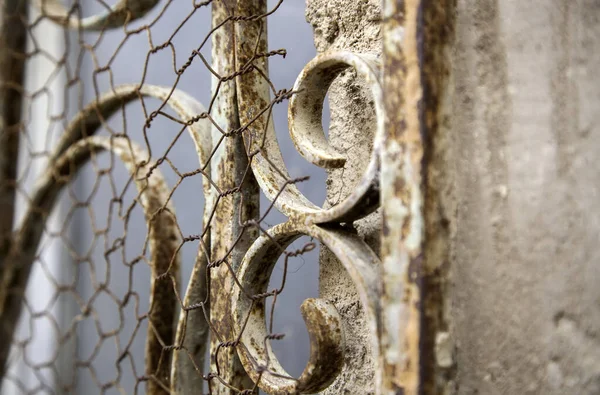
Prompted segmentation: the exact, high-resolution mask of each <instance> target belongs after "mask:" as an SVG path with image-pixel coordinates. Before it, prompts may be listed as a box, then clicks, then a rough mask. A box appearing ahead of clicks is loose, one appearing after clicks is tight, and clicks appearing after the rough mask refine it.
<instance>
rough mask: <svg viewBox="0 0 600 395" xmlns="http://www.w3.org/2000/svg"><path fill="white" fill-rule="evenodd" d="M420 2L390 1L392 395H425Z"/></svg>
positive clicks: (386, 162)
mask: <svg viewBox="0 0 600 395" xmlns="http://www.w3.org/2000/svg"><path fill="white" fill-rule="evenodd" d="M420 7H421V0H384V6H383V22H382V33H383V97H384V102H385V114H386V116H385V131H386V137H385V138H386V143H385V144H384V145H383V147H384V149H383V151H382V170H381V188H382V195H381V198H382V208H383V210H382V211H383V232H382V246H381V254H382V262H383V274H382V278H383V295H382V306H383V309H382V318H383V320H382V321H383V333H382V339H381V340H382V341H381V344H382V350H381V355H382V358H383V364H382V365H383V366H384V383H383V388H384V390H383V392H384V393H385V394H406V395H416V394H418V393H420V391H421V383H420V382H421V372H420V363H421V358H420V341H421V314H422V311H421V300H422V287H421V284H422V258H423V243H424V237H423V236H424V223H423V190H422V176H421V170H422V167H421V166H422V158H423V140H422V134H421V126H422V125H421V121H420V100H421V97H422V86H421V71H420V64H419V48H418V47H419V40H418V33H419V32H418V29H419V18H420Z"/></svg>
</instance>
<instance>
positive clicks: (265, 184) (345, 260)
mask: <svg viewBox="0 0 600 395" xmlns="http://www.w3.org/2000/svg"><path fill="white" fill-rule="evenodd" d="M349 67H352V68H354V70H356V72H357V74H358V75H359V76H360V77H362V78H363V79H364V80H365V82H366V83H367V85H368V86H369V88H370V89H371V94H372V95H373V100H374V103H375V112H376V115H377V119H376V122H375V128H376V130H375V133H374V134H375V142H374V148H373V153H372V157H371V161H370V162H369V164H368V165H367V168H366V170H365V173H364V175H363V177H362V179H361V180H360V182H359V183H358V185H357V186H356V187H355V189H354V191H353V192H352V193H351V194H350V195H349V196H348V197H347V198H346V199H344V200H343V201H342V202H340V203H339V204H338V205H336V206H334V207H332V208H330V209H322V208H319V207H317V206H315V205H314V204H312V203H311V202H310V201H308V199H306V197H304V196H303V195H302V194H301V193H300V191H299V190H298V189H297V188H296V186H295V185H294V184H291V183H289V181H288V180H290V176H289V175H288V174H287V173H286V172H285V170H282V169H285V165H284V163H283V157H282V155H281V152H280V151H279V145H278V143H277V138H276V135H275V131H274V127H273V122H272V120H270V119H268V117H269V112H267V111H263V113H264V114H265V115H264V118H265V119H261V118H260V117H258V118H256V116H255V114H256V113H257V110H256V107H257V105H256V99H257V97H260V98H261V99H262V103H265V105H268V103H269V99H268V96H269V91H268V88H267V87H266V86H265V84H264V83H263V82H261V79H260V78H256V77H255V78H251V77H250V78H248V80H247V81H249V82H244V81H243V79H242V82H241V84H244V83H248V84H251V83H253V85H251V86H246V85H244V86H241V87H240V90H241V92H242V94H241V95H239V101H240V104H239V106H240V109H241V114H242V115H241V117H242V123H244V122H245V121H247V122H248V123H249V124H250V125H251V127H250V131H249V133H248V136H247V146H249V147H251V148H250V152H251V153H252V154H253V160H252V168H253V170H254V173H255V175H256V178H257V181H258V182H259V185H260V186H261V189H262V190H263V192H264V193H265V194H266V196H267V197H268V198H269V199H270V200H271V201H272V202H273V203H274V205H275V206H276V207H277V208H278V209H279V210H280V211H281V212H283V213H284V214H286V215H287V216H288V217H289V218H290V219H289V221H288V222H287V223H285V224H282V225H279V226H276V227H274V228H272V229H270V230H268V231H267V232H266V234H265V235H263V236H261V237H260V238H259V239H258V240H257V241H256V242H255V243H254V244H253V246H252V247H251V248H250V250H249V251H248V253H247V254H246V256H245V257H244V260H243V261H242V266H241V268H240V270H239V272H238V276H239V282H240V285H241V288H240V287H238V288H236V289H235V291H234V294H233V299H232V306H233V308H232V310H233V314H234V322H235V327H236V331H237V333H238V334H239V335H240V336H241V338H240V339H241V341H240V342H239V345H238V346H237V348H238V353H239V355H240V357H241V360H242V363H243V365H244V367H245V368H246V371H247V373H248V374H249V375H250V377H251V378H252V379H253V380H254V381H256V382H258V385H259V386H260V387H261V388H262V389H263V390H265V391H266V392H268V393H282V394H283V393H315V392H319V391H321V390H323V389H325V388H326V387H327V386H328V385H329V384H331V383H332V382H333V380H334V379H335V377H336V376H337V374H339V372H340V371H341V368H342V366H341V365H342V363H343V356H342V355H343V339H344V336H343V334H342V333H340V332H343V328H342V326H341V322H340V318H339V315H338V313H337V311H336V310H335V307H333V305H331V304H329V303H328V302H327V301H325V300H321V299H313V300H307V301H306V302H305V304H303V306H302V313H303V316H304V319H305V321H306V324H307V328H308V332H309V335H310V342H311V353H310V360H309V362H308V365H307V366H306V368H305V370H304V372H303V373H302V375H301V377H300V378H299V379H293V378H291V377H290V376H289V375H288V374H287V373H286V372H285V370H283V368H282V367H281V365H280V364H279V362H278V361H277V358H276V356H275V355H274V354H273V353H272V351H271V348H270V345H269V341H268V339H269V337H270V336H272V334H270V333H268V332H267V330H266V325H265V305H264V302H263V301H260V300H257V299H256V295H262V296H264V295H265V293H267V294H269V293H268V292H267V289H266V287H267V285H268V283H269V277H270V275H271V271H272V269H273V267H274V265H275V263H276V261H277V258H278V257H279V255H280V254H281V253H282V251H283V250H282V248H285V247H287V245H289V244H290V243H291V242H293V241H294V240H295V239H296V238H298V237H300V236H301V235H308V236H311V237H313V238H315V239H317V240H318V241H320V242H321V243H322V244H323V245H325V246H326V247H327V248H328V249H329V250H331V251H332V252H333V253H334V254H335V255H336V257H337V258H338V259H339V260H340V261H341V263H342V264H343V266H344V268H345V269H346V270H347V271H348V273H349V274H350V277H351V278H352V280H353V281H354V283H355V285H356V287H357V290H358V292H359V295H360V297H361V302H362V305H363V307H364V309H365V310H366V316H367V317H368V321H369V322H368V325H369V329H370V331H371V334H372V342H373V344H372V350H373V352H374V353H375V354H377V353H378V350H379V345H378V338H377V333H379V331H380V323H379V307H378V299H379V294H380V285H379V274H378V273H379V272H378V270H379V266H380V264H379V259H378V257H377V255H375V253H374V252H373V251H372V250H371V249H370V248H369V247H368V246H367V245H366V243H365V242H364V241H363V240H362V239H360V238H359V237H358V236H356V235H354V234H353V233H352V232H351V231H348V230H345V229H343V228H341V227H339V225H337V226H336V225H334V224H340V223H344V222H351V221H353V220H356V219H359V218H362V217H364V216H366V215H368V214H370V213H371V212H373V211H374V210H375V209H376V208H377V207H378V205H379V166H380V164H379V154H380V149H381V144H382V142H383V103H382V95H381V85H380V83H379V68H380V65H379V62H378V59H377V58H376V57H374V56H371V55H359V54H353V53H350V52H329V53H324V54H321V55H319V56H317V57H316V58H315V59H313V60H312V61H311V62H309V63H308V65H307V66H306V67H305V68H304V70H303V71H302V72H301V74H300V76H299V77H298V79H297V81H296V83H295V85H294V88H293V91H292V92H293V94H292V97H291V101H290V105H289V113H288V120H289V128H290V134H291V136H292V140H293V141H294V144H295V145H296V147H297V148H298V151H299V152H300V153H301V154H302V156H303V157H305V158H306V159H307V160H309V161H310V162H312V163H313V164H316V165H318V166H321V167H325V168H335V167H340V166H343V165H344V162H345V158H344V157H343V155H341V154H340V153H338V152H336V151H335V150H334V149H333V148H332V147H331V146H330V145H329V143H328V142H327V140H326V138H325V134H324V132H323V129H322V126H321V125H322V124H321V117H322V108H323V101H324V99H325V96H326V94H327V90H328V88H329V86H330V84H331V83H332V82H333V80H334V79H335V77H337V76H338V75H339V73H340V72H342V71H343V70H345V69H347V68H349ZM250 98H251V99H250ZM259 102H260V101H259ZM259 108H260V107H259ZM243 114H246V117H247V118H248V119H247V120H244V115H243ZM253 120H254V122H255V124H253ZM319 224H323V225H319ZM324 224H329V225H324ZM274 293H275V291H272V292H271V294H274ZM263 344H264V345H263ZM374 359H375V360H378V356H377V355H375V358H374ZM377 371H378V372H379V369H377ZM376 382H377V383H379V379H376Z"/></svg>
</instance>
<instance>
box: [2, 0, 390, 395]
mask: <svg viewBox="0 0 600 395" xmlns="http://www.w3.org/2000/svg"><path fill="white" fill-rule="evenodd" d="M157 3H158V0H138V1H127V0H120V1H119V2H117V3H116V4H115V5H114V6H113V7H112V8H111V9H110V10H108V11H107V12H106V13H104V14H102V15H98V16H92V17H88V18H83V19H81V18H79V17H78V16H75V15H74V13H75V12H74V10H67V9H66V8H65V7H64V6H63V5H62V4H61V3H60V1H58V0H38V2H37V5H38V6H39V7H40V10H41V11H42V13H44V14H45V15H47V16H49V17H50V18H51V19H52V20H54V21H55V22H56V23H59V24H61V25H63V26H68V27H70V28H81V29H86V30H98V29H104V28H114V27H118V26H123V25H125V24H126V23H128V22H130V21H132V20H134V19H136V18H139V17H141V16H143V15H145V14H146V13H147V12H148V11H150V10H151V9H152V7H154V6H155V5H156V4H157ZM259 3H260V2H259ZM240 7H241V6H240ZM253 12H254V13H255V14H259V15H260V14H264V11H261V10H260V9H258V10H254V11H253ZM235 33H236V37H237V40H238V42H237V44H236V45H237V46H236V48H235V51H236V62H237V64H236V68H237V69H239V70H248V72H244V73H239V75H237V76H236V77H235V82H236V87H235V89H236V93H237V105H238V111H239V124H240V125H244V130H243V136H244V141H245V143H246V150H247V154H248V157H249V161H250V164H251V167H252V171H253V172H254V175H255V177H256V180H257V181H258V184H259V186H260V188H261V189H262V191H263V192H264V193H265V195H266V196H267V198H268V199H270V200H271V202H272V203H273V204H274V206H275V207H277V209H279V210H280V211H281V212H282V213H283V214H285V215H286V216H287V217H288V218H289V220H288V221H287V222H286V223H284V224H280V225H277V226H275V227H273V228H271V229H268V230H267V231H266V232H265V233H264V234H263V235H261V236H260V237H259V238H258V239H257V240H256V241H255V242H254V243H253V244H252V245H251V247H250V248H249V250H248V251H247V252H246V254H245V256H244V257H243V259H242V261H241V266H240V267H239V269H238V270H237V272H236V273H235V275H236V277H237V283H238V284H237V286H234V287H233V292H232V294H231V295H224V297H230V298H231V303H230V306H231V311H230V312H228V313H229V314H231V317H232V320H231V321H232V327H233V333H234V334H235V336H236V340H235V341H234V343H235V344H234V345H235V346H236V349H237V352H238V355H239V357H240V360H241V362H242V364H243V367H244V369H245V370H246V372H247V373H248V375H249V376H250V378H251V379H252V380H253V381H254V382H255V383H257V384H258V386H259V387H261V388H262V389H263V390H265V391H266V392H268V393H275V394H279V393H282V394H283V393H315V392H319V391H322V390H323V389H325V388H327V386H329V385H330V384H331V383H332V382H333V380H334V379H335V378H336V376H337V375H338V374H339V373H340V371H341V369H342V364H343V355H344V336H345V335H344V329H343V325H342V320H341V317H340V315H339V313H338V312H337V310H336V309H335V307H334V306H333V305H332V304H331V303H330V302H328V301H326V300H323V299H308V300H307V301H305V302H304V304H303V305H302V314H303V316H304V318H305V321H306V325H307V328H308V332H309V335H310V347H311V351H310V360H309V362H308V364H307V366H306V368H305V369H304V372H303V373H302V375H301V376H300V378H298V379H295V378H292V377H290V376H289V374H287V373H286V372H285V370H284V369H283V368H282V367H281V365H280V363H279V362H278V360H277V357H276V356H275V355H274V354H273V352H272V350H271V346H270V344H269V341H270V339H272V338H273V336H274V335H273V334H272V333H270V332H269V331H268V330H267V327H266V324H265V304H264V303H265V302H264V296H265V295H266V294H269V291H268V290H267V286H268V283H269V278H270V275H271V271H272V269H273V267H274V265H275V263H276V261H277V259H278V257H279V256H280V255H281V254H286V255H288V256H289V255H290V253H289V252H286V251H285V248H286V247H287V246H288V245H289V244H290V243H292V242H293V241H294V240H295V239H297V238H298V237H300V236H302V235H308V236H311V237H313V238H314V239H316V240H318V241H319V242H321V243H322V244H323V245H325V246H326V247H327V248H328V249H329V250H331V251H332V252H333V253H334V254H335V256H336V257H337V258H338V259H339V260H340V262H341V263H342V265H343V266H344V268H345V269H346V270H347V272H348V273H349V275H350V277H351V279H352V280H353V282H354V284H355V286H356V288H357V290H358V293H359V295H360V298H361V303H362V306H363V308H364V310H365V313H366V317H367V320H368V326H369V330H370V332H371V343H372V344H371V346H372V347H371V349H372V351H373V353H375V354H376V355H375V356H374V360H375V361H379V360H380V357H379V352H380V345H379V333H380V332H381V322H380V320H381V319H380V306H379V299H380V294H381V289H380V287H381V284H380V282H381V281H380V280H381V276H380V266H381V263H380V261H379V258H378V257H377V255H376V254H375V253H374V252H373V251H372V250H371V249H370V247H368V246H367V244H366V243H365V242H364V241H363V240H362V239H361V238H360V237H358V236H357V235H356V234H355V233H353V231H352V230H351V229H350V228H349V227H348V226H342V225H343V224H348V223H351V222H352V221H355V220H357V219H360V218H362V217H364V216H366V215H368V214H370V213H372V212H373V211H375V210H376V209H377V207H378V206H379V201H380V185H379V177H380V155H381V149H382V145H383V143H384V109H383V108H384V106H383V98H382V89H381V83H380V68H381V65H380V61H379V59H378V58H377V57H375V56H372V55H366V54H355V53H351V52H345V51H335V52H328V53H324V54H321V55H319V56H317V57H316V58H315V59H313V60H312V61H311V62H309V63H308V64H307V65H306V67H305V68H304V70H303V71H302V72H301V74H300V75H299V77H298V79H297V81H296V83H295V85H294V87H293V89H292V90H291V91H289V92H287V91H286V92H279V93H277V92H276V94H278V96H277V99H281V100H282V99H285V98H290V99H291V100H290V104H289V113H288V121H289V129H290V134H291V138H292V141H293V142H294V144H295V146H296V148H297V150H298V152H299V153H300V154H301V155H302V156H303V157H304V158H305V159H306V160H308V161H309V162H311V163H313V164H315V165H317V166H320V167H324V168H339V167H342V166H344V163H345V160H346V158H345V157H344V155H343V154H342V153H339V152H337V151H336V150H335V149H333V148H332V147H331V146H330V145H329V143H328V142H327V139H326V137H325V133H324V131H323V129H322V124H321V118H322V108H323V101H324V99H325V96H326V94H327V90H328V88H329V86H330V84H331V83H332V82H333V80H334V79H335V78H336V76H337V75H339V73H340V72H342V71H343V70H346V69H348V68H353V69H354V70H355V71H356V73H357V74H358V75H359V76H360V77H362V79H363V80H364V81H365V82H366V84H367V86H368V87H369V89H370V91H371V95H372V97H373V102H374V107H375V113H376V119H375V121H374V124H373V127H374V129H375V133H374V136H375V140H374V148H373V152H372V155H371V159H370V161H369V163H368V164H367V166H366V170H365V172H364V174H363V176H362V178H361V180H360V181H359V183H358V184H357V185H356V187H355V188H354V190H353V191H352V193H351V194H350V195H349V196H347V197H346V198H345V199H344V200H343V201H342V202H340V203H339V204H338V205H336V206H334V207H331V208H328V209H323V208H320V207H317V206H316V205H314V204H313V203H311V202H310V201H309V200H308V199H307V198H306V197H305V196H304V195H302V193H301V192H300V191H299V189H298V188H297V187H296V186H295V185H294V183H293V182H290V179H291V178H290V176H289V175H288V173H287V171H286V170H285V164H284V161H283V157H282V154H281V151H280V148H279V145H278V142H277V138H276V135H275V130H274V126H273V121H272V119H271V111H272V105H273V102H272V100H271V98H270V87H269V85H268V83H267V81H266V79H265V78H264V77H265V76H266V75H268V70H267V67H266V59H265V58H258V59H257V58H256V57H255V55H256V52H257V51H259V52H260V51H262V52H266V51H267V49H266V33H265V31H264V29H263V26H262V21H260V20H258V21H257V20H253V19H252V18H248V19H243V18H239V20H238V21H236V30H235ZM257 43H258V44H257ZM144 96H147V97H154V98H158V99H161V100H163V101H164V103H166V104H168V105H169V106H170V107H171V108H172V109H173V110H175V111H176V112H177V113H178V115H179V117H180V118H181V119H182V120H184V121H185V122H186V125H187V129H188V131H189V132H190V136H191V137H192V140H193V142H194V145H195V147H196V151H197V154H198V156H199V161H200V169H201V172H206V174H210V163H211V158H212V155H213V150H214V149H215V147H216V144H215V142H214V141H212V138H213V137H211V132H210V122H209V121H208V117H210V114H208V113H207V112H206V111H205V109H204V107H203V106H202V105H200V104H199V103H198V102H196V101H195V100H194V99H193V98H191V97H190V96H188V95H186V94H184V93H183V92H180V91H179V90H173V89H170V88H163V87H156V86H148V85H142V86H135V85H126V86H121V87H118V88H117V89H116V90H114V91H113V92H109V93H108V94H107V95H106V96H104V97H102V98H100V99H99V100H97V101H95V102H94V103H92V104H90V105H89V106H88V107H86V108H85V109H84V110H82V111H81V112H80V113H79V114H77V115H76V117H75V119H74V120H73V121H72V122H71V123H70V125H69V127H68V128H67V130H66V132H65V134H64V135H63V137H62V139H61V140H60V142H59V143H58V146H57V147H56V150H55V153H54V155H53V156H52V157H51V163H54V171H53V172H49V173H47V174H45V175H43V176H42V178H41V179H40V182H39V184H38V189H37V191H38V192H37V194H36V195H35V197H34V202H33V204H32V207H34V208H36V209H37V210H38V211H35V210H36V209H33V211H32V212H30V213H28V214H27V215H26V216H25V220H24V222H23V223H22V224H21V226H20V228H19V230H18V235H19V236H18V237H17V247H16V248H15V251H19V254H20V258H19V259H20V262H21V264H19V265H17V266H15V270H14V271H8V277H5V278H3V279H2V280H3V285H4V288H0V308H2V309H3V310H1V311H0V312H2V313H5V312H6V311H7V310H8V309H11V308H12V309H14V308H18V307H15V306H13V307H10V306H8V305H7V304H6V303H7V301H8V299H7V296H6V295H3V294H2V289H6V285H7V284H10V283H11V282H15V281H17V282H20V283H21V287H23V284H25V283H26V281H27V277H28V273H29V269H30V267H31V264H32V263H33V261H34V257H35V253H36V249H37V245H38V243H39V240H40V237H41V234H42V232H43V226H44V225H43V219H42V220H40V218H39V215H38V214H37V213H38V212H40V210H39V207H47V210H45V211H46V212H47V211H49V209H50V208H51V206H52V205H53V202H54V201H55V200H56V197H57V195H58V193H59V192H60V189H61V187H62V186H63V185H64V183H65V182H67V181H68V180H69V179H70V178H69V177H72V176H73V175H74V174H75V173H76V170H77V169H78V168H79V167H81V166H82V165H83V164H84V163H85V162H86V161H87V160H88V159H89V158H90V157H91V155H93V154H94V153H95V152H97V151H98V150H102V149H104V150H110V151H113V152H114V153H116V154H118V155H119V157H120V158H121V159H122V160H123V161H124V163H125V164H126V166H127V167H128V168H129V170H130V172H131V173H132V175H133V176H132V177H133V178H134V179H135V180H136V183H137V185H138V188H139V190H140V202H141V204H142V206H143V207H144V210H145V214H146V220H147V223H148V227H149V229H150V232H149V235H150V236H149V240H148V241H149V246H150V250H151V255H152V257H151V260H152V265H151V266H152V270H153V281H152V284H151V294H152V296H151V298H152V299H151V305H152V306H153V305H154V304H160V306H159V307H157V308H151V314H155V315H156V316H151V317H150V323H151V325H150V329H149V331H148V340H147V356H146V372H147V374H148V375H152V374H155V375H156V374H158V375H163V376H168V375H170V377H171V384H172V390H173V391H175V392H177V391H178V388H179V387H178V386H179V385H180V384H181V383H180V382H179V380H181V379H183V378H184V377H185V376H181V377H179V376H178V374H177V372H176V370H177V369H178V366H179V364H180V363H181V361H180V360H179V359H178V357H177V354H176V355H175V356H174V357H173V361H172V365H171V366H167V367H165V366H159V365H160V358H161V356H160V354H161V352H162V350H163V346H164V345H162V344H160V339H161V338H164V339H171V338H175V347H177V346H178V345H179V344H181V342H183V338H184V337H185V333H186V311H182V312H181V313H180V318H179V322H178V327H177V328H178V329H177V334H176V335H175V334H174V333H172V332H173V331H174V325H175V321H176V318H177V317H176V315H177V309H178V305H177V300H176V299H175V292H174V290H175V289H176V288H177V285H178V281H179V257H178V247H179V246H180V238H181V235H179V234H178V233H177V231H176V229H175V228H176V227H175V224H176V218H175V212H174V208H173V207H172V205H171V203H170V196H169V194H168V189H167V187H166V186H165V185H164V181H163V179H162V177H161V176H160V173H159V171H158V169H157V168H156V167H157V165H156V164H155V163H153V162H151V161H150V158H149V157H148V153H146V152H143V150H141V149H140V148H137V147H135V146H133V145H128V144H127V143H126V141H125V140H123V139H120V138H117V137H116V138H113V139H105V138H100V137H97V136H92V134H93V133H94V132H95V131H96V130H97V129H99V128H100V127H101V126H102V124H103V122H104V120H105V119H106V118H108V117H110V116H111V114H113V113H114V112H115V111H117V110H119V109H120V108H121V107H122V106H123V104H125V103H127V102H130V101H133V100H137V99H141V98H142V97H144ZM277 99H276V101H277ZM127 141H128V140H127ZM140 160H142V161H141V162H140ZM74 170H75V171H74ZM151 172H154V173H155V174H154V175H153V177H145V178H144V177H142V176H144V175H147V174H149V173H151ZM57 174H58V175H61V174H62V175H64V174H66V175H68V176H69V177H67V178H66V179H64V180H63V181H64V182H62V181H61V182H58V181H57V180H60V178H57ZM140 177H142V178H140ZM204 179H205V184H204V193H205V198H206V204H205V207H206V208H207V209H206V210H209V209H210V208H212V207H213V206H214V204H213V203H214V201H215V199H216V195H215V193H216V192H215V186H214V185H210V184H209V183H208V182H207V181H206V180H208V179H210V177H206V178H204ZM42 211H44V210H42ZM212 220H213V219H212V213H211V212H209V211H206V213H205V215H204V226H205V227H206V226H208V225H209V223H210V222H211V221H212ZM204 242H206V243H210V242H211V240H210V236H207V237H206V238H205V240H204ZM203 248H205V249H208V250H209V249H210V248H208V247H206V246H205V247H203ZM204 266H206V262H205V265H204ZM205 275H206V273H205V272H203V271H202V270H196V269H195V270H194V272H193V274H192V278H191V279H190V283H189V286H188V289H187V293H188V294H187V295H186V297H185V299H184V300H185V301H184V304H185V305H187V300H188V299H189V297H190V295H192V294H195V295H205V294H207V293H208V290H207V289H206V287H207V281H206V278H205V277H203V276H205ZM161 276H168V277H170V278H171V279H172V282H173V286H172V287H168V288H165V284H166V283H165V282H161V284H160V285H161V286H158V285H157V280H156V278H159V277H161ZM275 294H276V291H272V292H271V295H275ZM152 312H155V313H152ZM195 330H196V331H197V333H198V336H196V338H194V341H195V342H196V343H197V344H201V345H203V344H205V343H206V341H207V333H208V330H207V328H206V327H203V328H195ZM188 332H189V331H188ZM9 343H10V342H9ZM204 347H205V345H204ZM0 362H2V363H3V361H0ZM377 363H379V362H377ZM163 365H164V364H163ZM165 369H166V370H167V371H164V370H165ZM381 375H382V369H381V368H380V367H377V368H376V376H377V377H376V378H375V385H376V392H377V393H378V392H379V390H380V386H381V380H382V379H381ZM151 383H152V382H151ZM152 385H155V384H150V387H149V390H148V392H149V393H153V389H152V387H151V386H152Z"/></svg>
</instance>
